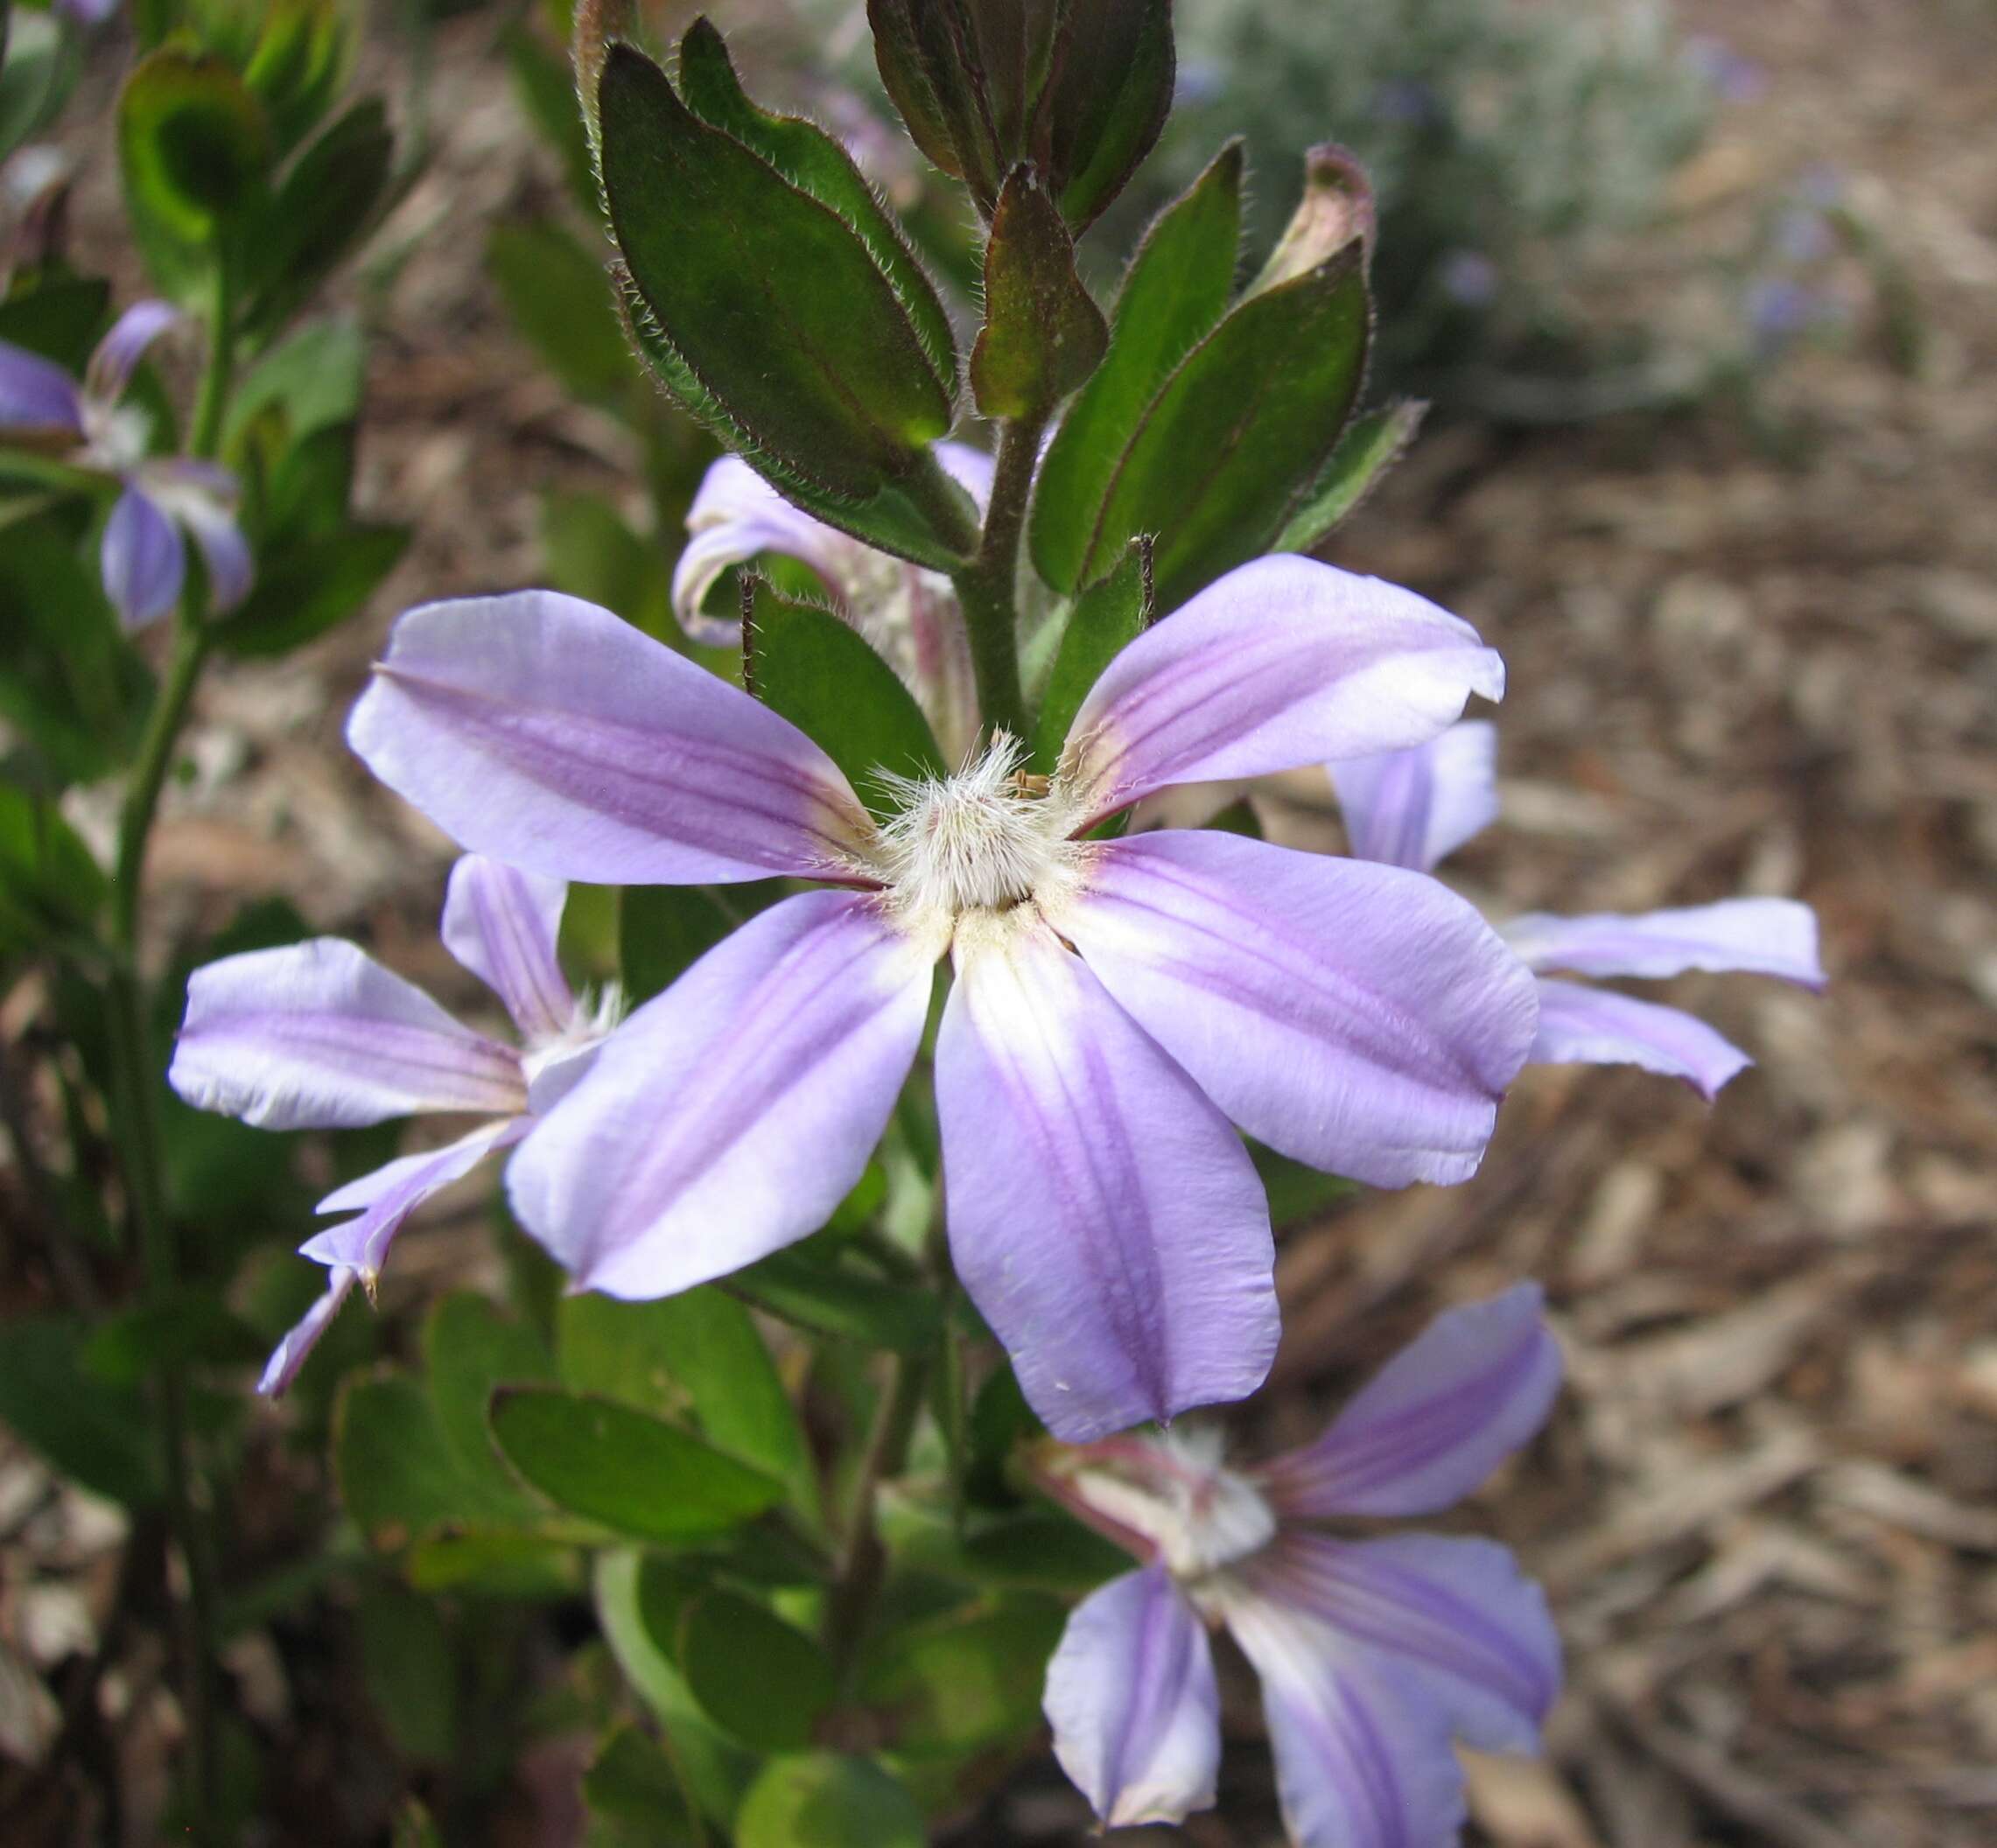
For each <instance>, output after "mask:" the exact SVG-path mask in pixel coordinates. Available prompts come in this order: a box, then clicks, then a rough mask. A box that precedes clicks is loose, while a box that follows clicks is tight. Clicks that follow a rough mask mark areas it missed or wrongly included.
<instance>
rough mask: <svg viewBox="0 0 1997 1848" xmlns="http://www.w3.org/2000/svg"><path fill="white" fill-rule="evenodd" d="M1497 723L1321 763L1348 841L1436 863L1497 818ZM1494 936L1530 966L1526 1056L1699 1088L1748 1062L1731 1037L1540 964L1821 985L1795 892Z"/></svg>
mask: <svg viewBox="0 0 1997 1848" xmlns="http://www.w3.org/2000/svg"><path fill="white" fill-rule="evenodd" d="M1496 757H1497V734H1496V729H1495V728H1494V727H1493V726H1492V725H1489V723H1488V722H1485V721H1482V720H1477V719H1471V720H1467V721H1465V722H1464V723H1463V724H1461V725H1453V726H1452V727H1451V728H1450V729H1449V730H1448V731H1447V732H1443V733H1442V734H1441V736H1440V737H1439V738H1436V739H1432V740H1430V741H1429V742H1428V743H1426V744H1424V745H1418V746H1414V747H1413V748H1412V749H1410V750H1405V751H1398V752H1392V753H1386V754H1384V755H1383V756H1380V757H1377V758H1369V759H1363V760H1356V761H1353V762H1348V763H1342V764H1333V765H1331V766H1329V770H1330V774H1331V780H1332V784H1333V787H1334V788H1335V789H1336V790H1337V792H1338V799H1339V802H1340V804H1341V805H1342V807H1343V809H1344V810H1345V822H1346V830H1347V832H1348V833H1349V836H1350V837H1351V842H1352V851H1353V852H1354V853H1356V854H1357V855H1359V856H1360V857H1361V858H1366V859H1377V860H1381V861H1384V862H1385V863H1386V864H1388V865H1394V866H1407V867H1412V868H1415V869H1418V870H1419V871H1422V872H1427V871H1429V870H1431V869H1433V867H1434V866H1435V865H1437V863H1438V862H1440V860H1441V859H1442V858H1443V857H1444V856H1445V855H1447V854H1449V853H1452V852H1454V851H1455V849H1457V848H1458V847H1460V846H1461V845H1462V844H1463V843H1464V842H1465V841H1467V840H1468V839H1469V838H1470V837H1471V836H1472V835H1474V834H1476V833H1478V832H1479V831H1480V830H1482V829H1483V828H1484V827H1486V826H1487V825H1488V824H1489V823H1490V822H1492V821H1494V820H1495V819H1496V816H1497V784H1496ZM1499 934H1500V935H1502V936H1503V938H1504V940H1505V941H1506V942H1508V943H1510V945H1511V947H1512V949H1514V950H1515V951H1516V952H1517V955H1518V956H1519V957H1520V958H1521V959H1522V960H1523V961H1524V963H1525V965H1526V967H1527V968H1528V969H1530V970H1533V971H1534V973H1535V974H1536V975H1537V976H1538V982H1539V1030H1538V1037H1537V1038H1536V1039H1535V1040H1534V1041H1533V1045H1532V1054H1531V1062H1533V1063H1535V1064H1551V1065H1636V1066H1642V1067H1643V1068H1644V1069H1645V1070H1647V1071H1652V1072H1662V1073H1664V1074H1665V1075H1668V1076H1670V1077H1673V1078H1682V1079H1683V1080H1684V1081H1685V1082H1686V1083H1687V1084H1689V1085H1691V1086H1692V1089H1694V1090H1696V1091H1698V1092H1699V1094H1700V1095H1701V1096H1705V1097H1707V1098H1711V1097H1713V1096H1716V1095H1717V1094H1718V1092H1719V1090H1720V1087H1721V1086H1722V1085H1724V1084H1725V1083H1726V1082H1727V1080H1728V1079H1730V1078H1732V1077H1734V1075H1735V1074H1737V1073H1739V1072H1741V1070H1743V1069H1744V1068H1746V1067H1748V1066H1749V1065H1751V1064H1752V1063H1753V1062H1754V1061H1752V1060H1751V1059H1749V1058H1748V1055H1747V1054H1745V1053H1743V1052H1742V1051H1741V1049H1740V1047H1737V1046H1734V1045H1733V1044H1732V1043H1731V1042H1730V1041H1728V1040H1725V1039H1723V1038H1721V1036H1720V1034H1718V1033H1714V1032H1713V1029H1712V1028H1711V1027H1709V1026H1706V1023H1705V1022H1704V1021H1703V1020H1700V1019H1696V1018H1695V1017H1694V1016H1692V1015H1691V1014H1688V1013H1685V1012H1681V1011H1680V1010H1679V1009H1678V1008H1675V1007H1660V1006H1658V1005H1657V1004H1656V1003H1655V1002H1650V1001H1638V1000H1636V999H1635V998H1632V997H1630V996H1629V995H1620V994H1615V993H1613V992H1611V991H1608V990H1603V989H1590V988H1582V987H1580V986H1579V985H1577V984H1574V983H1572V982H1562V981H1558V980H1556V979H1555V978H1554V977H1552V975H1550V974H1548V973H1547V971H1549V970H1566V971H1568V972H1569V973H1571V974H1574V975H1582V976H1635V977H1644V978H1650V979H1658V978H1662V977H1667V976H1676V975H1681V974H1683V973H1684V972H1685V970H1693V969H1699V970H1721V971H1739V972H1745V973H1748V974H1754V975H1763V976H1775V977H1779V978H1780V979H1781V980H1783V981H1785V982H1794V983H1797V984H1800V985H1802V986H1803V987H1805V988H1821V987H1822V986H1823V985H1824V979H1825V978H1824V970H1823V966H1822V964H1821V963H1819V961H1818V950H1817V916H1816V914H1815V913H1814V912H1812V911H1811V909H1810V907H1808V906H1807V905H1799V904H1797V902H1796V901H1795V900H1792V899H1724V900H1720V902H1719V903H1718V904H1714V905H1698V906H1693V907H1691V908H1689V909H1685V910H1678V911H1651V912H1642V913H1638V914H1635V915H1630V916H1619V915H1607V914H1603V915H1598V916H1594V917H1582V918H1556V917H1550V916H1545V915H1541V914H1535V915H1533V916H1531V917H1523V918H1515V919H1514V920H1513V921H1511V922H1510V924H1506V925H1501V926H1500V927H1499Z"/></svg>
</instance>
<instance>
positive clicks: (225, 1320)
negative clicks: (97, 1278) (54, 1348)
mask: <svg viewBox="0 0 1997 1848" xmlns="http://www.w3.org/2000/svg"><path fill="white" fill-rule="evenodd" d="M265 1345H266V1344H265V1342H264V1340H263V1336H262V1335H260V1334H258V1333H257V1332H256V1329H254V1328H252V1327H250V1326H249V1323H248V1322H246V1321H244V1320H243V1319H242V1317H241V1316H239V1315H237V1314H236V1313H235V1312H234V1311H233V1310H231V1309H230V1308H229V1307H228V1306H227V1305H226V1304H224V1303H223V1302H222V1301H221V1299H219V1298H217V1297H216V1296H215V1295H214V1292H212V1291H207V1290H199V1289H195V1288H193V1287H191V1286H190V1287H186V1288H183V1289H180V1290H178V1291H176V1292H174V1293H173V1294H172V1295H171V1296H169V1297H166V1298H164V1299H160V1300H158V1301H156V1302H151V1303H142V1304H140V1305H138V1306H137V1307H134V1308H130V1309H124V1310H121V1311H119V1312H118V1313H116V1314H114V1315H112V1316H110V1317H109V1318H108V1319H107V1320H104V1321H102V1322H100V1323H99V1324H98V1326H97V1327H96V1329H95V1332H94V1333H93V1334H92V1335H91V1337H90V1339H89V1341H88V1344H87V1345H86V1347H85V1348H84V1350H83V1364H84V1366H85V1367H87V1368H88V1369H89V1370H90V1372H91V1373H93V1374H94V1375H95V1376H96V1377H97V1378H99V1379H101V1380H103V1381H106V1382H108V1383H109V1384H111V1385H114V1386H138V1385H142V1384H144V1382H145V1380H146V1379H147V1378H148V1377H149V1376H151V1373H152V1372H153V1370H154V1369H156V1368H158V1367H160V1366H162V1365H168V1364H170V1365H173V1366H178V1367H242V1366H248V1365H250V1364H252V1363H254V1362H257V1361H261V1360H262V1359H263V1353H264V1348H265Z"/></svg>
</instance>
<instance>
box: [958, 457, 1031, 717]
mask: <svg viewBox="0 0 1997 1848" xmlns="http://www.w3.org/2000/svg"><path fill="white" fill-rule="evenodd" d="M1046 428H1047V420H1046V418H1045V417H1015V418H1009V419H1008V420H1007V421H1006V423H1003V424H1001V425H1000V426H999V459H998V465H997V466H996V468H995V469H994V471H993V473H992V479H991V506H990V507H988V508H987V509H986V510H985V515H984V536H983V538H982V539H981V540H980V542H979V543H978V548H977V557H975V558H974V559H972V560H971V562H970V563H969V564H968V565H966V566H965V567H964V569H963V570H961V571H959V572H958V573H957V574H956V594H957V601H958V602H959V603H960V604H961V605H962V606H963V620H964V627H965V629H966V631H967V633H968V634H969V635H970V662H971V669H972V671H973V673H974V674H975V675H976V676H977V705H978V711H979V713H980V714H981V715H982V717H983V718H984V723H985V725H987V726H988V727H991V728H992V729H994V730H1004V731H1007V732H1012V733H1013V735H1014V736H1015V737H1024V736H1025V735H1026V729H1027V701H1026V695H1025V694H1024V692H1023V691H1022V690H1021V689H1020V608H1019V579H1020V541H1021V540H1022V538H1024V536H1025V535H1026V529H1027V500H1029V498H1030V497H1031V495H1032V493H1033V486H1034V464H1035V463H1036V462H1037V461H1038V460H1039V458H1040V448H1041V434H1042V432H1043V431H1044V430H1046Z"/></svg>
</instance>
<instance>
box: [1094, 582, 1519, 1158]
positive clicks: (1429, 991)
mask: <svg viewBox="0 0 1997 1848" xmlns="http://www.w3.org/2000/svg"><path fill="white" fill-rule="evenodd" d="M1169 620H1170V621H1172V622H1176V621H1178V620H1179V618H1178V617H1176V616H1174V617H1172V618H1171V619H1169ZM1055 921H1056V924H1057V927H1058V928H1060V930H1061V931H1062V934H1063V935H1066V936H1067V937H1069V939H1070V940H1071V941H1072V942H1075V943H1076V945H1077V946H1078V947H1079V948H1080V949H1081V951H1082V954H1083V956H1086V957H1087V958H1088V959H1089V964H1090V968H1091V969H1093V970H1095V971H1096V973H1097V975H1098V976H1099V977H1101V978H1102V981H1103V984H1104V987H1106V988H1107V989H1108V990H1109V991H1110V992H1111V994H1112V995H1114V996H1115V997H1116V998H1117V999H1118V1002H1119V1003H1120V1004H1121V1005H1123V1006H1124V1007H1125V1008H1126V1009H1128V1010H1129V1011H1130V1012H1131V1013H1132V1015H1134V1016H1135V1017H1136V1019H1137V1020H1138V1022H1139V1025H1140V1026H1143V1027H1144V1028H1145V1029H1146V1031H1147V1032H1148V1033H1151V1034H1152V1036H1153V1038H1154V1039H1156V1040H1158V1041H1159V1043H1160V1045H1161V1046H1163V1047H1165V1049H1166V1051H1167V1052H1168V1053H1170V1054H1172V1056H1173V1057H1174V1059H1175V1060H1177V1061H1178V1062H1179V1063H1180V1064H1181V1065H1182V1066H1183V1067H1184V1068H1186V1069H1187V1071H1188V1072H1189V1073H1191V1074H1192V1075H1193V1077H1194V1078H1195V1080H1196V1081H1197V1082H1198V1083H1199V1085H1200V1087H1201V1088H1202V1089H1203V1090H1204V1091H1205V1092H1206V1093H1207V1095H1208V1096H1209V1097H1211V1098H1212V1099H1213V1101H1214V1102H1215V1103H1216V1104H1218V1105H1219V1106H1220V1108H1221V1109H1222V1110H1223V1111H1225V1112H1226V1114H1227V1115H1228V1116H1229V1117H1231V1118H1232V1119H1233V1120H1234V1121H1235V1122H1236V1123H1237V1124H1240V1125H1241V1126H1242V1128H1244V1130H1246V1131H1248V1132H1249V1133H1250V1134H1251V1135H1253V1136H1257V1137H1259V1138H1261V1139H1262V1140H1263V1141H1265V1142H1266V1143H1268V1144H1269V1145H1271V1146H1272V1148H1275V1149H1278V1150H1279V1151H1280V1152H1282V1153H1284V1154H1286V1155H1288V1156H1290V1157H1292V1158H1293V1159H1296V1160H1299V1161H1306V1162H1309V1163H1311V1164H1313V1165H1314V1166H1317V1167H1321V1168H1325V1169H1328V1170H1330V1171H1332V1172H1334V1173H1340V1174H1345V1175H1349V1176H1350V1177H1352V1178H1353V1179H1354V1180H1364V1181H1370V1182H1372V1183H1374V1184H1375V1185H1377V1186H1382V1187H1399V1186H1405V1184H1406V1183H1408V1182H1410V1181H1415V1180H1429V1181H1446V1182H1447V1181H1459V1180H1465V1179H1467V1178H1468V1176H1469V1175H1470V1174H1472V1173H1475V1171H1476V1167H1477V1164H1478V1162H1479V1161H1480V1160H1481V1159H1482V1156H1483V1152H1484V1145H1485V1144H1486V1142H1488V1141H1489V1138H1490V1133H1491V1129H1492V1125H1493V1124H1494V1123H1495V1122H1496V1115H1497V1102H1498V1098H1499V1096H1501V1095H1502V1094H1503V1090H1504V1088H1505V1086H1506V1085H1507V1084H1509V1083H1510V1082H1511V1080H1512V1078H1513V1077H1514V1076H1515V1075H1517V1071H1518V1068H1519V1067H1520V1066H1521V1065H1522V1064H1523V1063H1524V1059H1525V1054H1526V1049H1527V1047H1529V1046H1530V1045H1531V1040H1532V1030H1533V1018H1534V1008H1535V1002H1534V991H1533V982H1532V977H1531V976H1530V975H1529V974H1528V973H1527V972H1526V970H1524V968H1523V967H1522V966H1521V965H1520V963H1519V962H1518V961H1517V958H1516V957H1515V956H1512V955H1511V954H1510V952H1509V951H1508V950H1507V949H1505V947H1504V946H1503V943H1501V942H1499V941H1498V939H1497V937H1496V935H1495V934H1494V933H1493V932H1492V930H1491V929H1490V927H1489V925H1487V924H1486V923H1485V922H1484V921H1483V920H1482V918H1481V917H1480V916H1479V915H1478V914H1477V913H1476V912H1475V910H1474V909H1473V908H1472V907H1470V906H1469V905H1468V904H1466V903H1465V902H1464V901H1463V900H1461V899H1460V898H1458V897H1456V895H1455V894H1454V893H1451V892H1450V891H1449V890H1448V889H1447V887H1445V886H1441V885H1439V884H1438V883H1437V882H1436V881H1435V880H1433V879H1430V878H1428V877H1427V876H1426V874H1423V873H1418V872H1407V871H1405V870H1404V869H1403V868H1400V867H1398V866H1378V865H1370V864H1369V863H1366V862H1363V861H1359V860H1342V859H1335V858H1328V857H1327V856H1324V855H1321V854H1309V853H1298V852H1295V851H1292V850H1290V849H1288V848H1284V847H1272V846H1269V845H1267V844H1265V843H1263V842H1260V841H1253V840H1249V839H1246V838H1244V837H1242V836H1239V835H1230V834H1221V833H1189V832H1185V831H1180V830H1168V831H1167V832H1164V833H1160V834H1152V835H1144V836H1140V837H1136V838H1132V839H1127V840H1122V841H1116V842H1112V843H1110V844H1106V845H1104V846H1103V847H1100V848H1098V849H1097V850H1096V852H1095V857H1094V859H1093V863H1092V865H1090V868H1089V870H1088V872H1087V873H1086V875H1085V880H1084V886H1083V891H1082V893H1081V895H1080V896H1079V897H1077V898H1076V899H1074V900H1071V901H1069V902H1068V903H1066V904H1064V905H1062V907H1060V908H1059V909H1058V910H1057V912H1056V913H1055Z"/></svg>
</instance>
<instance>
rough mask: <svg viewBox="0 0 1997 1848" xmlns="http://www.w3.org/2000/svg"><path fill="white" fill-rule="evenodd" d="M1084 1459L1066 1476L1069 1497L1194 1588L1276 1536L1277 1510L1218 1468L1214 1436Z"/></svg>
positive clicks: (1098, 1450) (1107, 1448) (1117, 1443)
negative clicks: (1137, 1541) (1147, 1545)
mask: <svg viewBox="0 0 1997 1848" xmlns="http://www.w3.org/2000/svg"><path fill="white" fill-rule="evenodd" d="M1083 1455H1084V1456H1085V1457H1087V1458H1088V1459H1089V1460H1088V1461H1086V1462H1085V1463H1084V1464H1083V1467H1080V1468H1078V1469H1076V1470H1075V1471H1074V1472H1073V1473H1072V1474H1071V1475H1070V1477H1069V1481H1070V1484H1071V1487H1072V1489H1073V1492H1074V1493H1075V1495H1077V1496H1078V1497H1079V1498H1080V1499H1081V1500H1082V1501H1083V1502H1085V1503H1086V1504H1087V1505H1088V1506H1089V1507H1090V1509H1094V1510H1095V1511H1096V1512H1097V1514H1099V1515H1101V1516H1104V1517H1105V1518H1106V1519H1107V1520H1109V1521H1111V1522H1112V1523H1115V1524H1116V1525H1117V1526H1118V1527H1121V1528H1123V1529H1125V1530H1126V1531H1128V1532H1130V1533H1132V1534H1136V1535H1139V1536H1140V1537H1142V1538H1144V1539H1146V1540H1148V1541H1150V1542H1151V1544H1153V1546H1155V1547H1156V1548H1157V1549H1158V1554H1159V1557H1160V1558H1161V1559H1163V1560H1164V1562H1165V1565H1166V1568H1167V1571H1169V1572H1171V1574H1172V1576H1173V1577H1174V1578H1175V1579H1181V1580H1182V1581H1184V1582H1187V1583H1188V1584H1193V1583H1196V1582H1197V1581H1199V1580H1201V1579H1206V1578H1208V1577H1209V1576H1210V1575H1211V1574H1213V1573H1215V1572H1219V1571H1221V1570H1222V1569H1223V1567H1226V1566H1230V1565H1233V1564H1234V1563H1235V1562H1236V1561H1237V1560H1240V1559H1244V1558H1247V1557H1248V1556H1249V1555H1250V1554H1251V1553H1254V1552H1257V1551H1260V1550H1261V1549H1262V1548H1263V1547H1265V1546H1266V1545H1267V1544H1269V1542H1270V1541H1271V1540H1272V1539H1274V1538H1275V1537H1276V1515H1275V1511H1274V1510H1273V1509H1272V1508H1271V1507H1270V1506H1269V1503H1268V1502H1267V1501H1265V1499H1264V1497H1263V1495H1262V1492H1261V1491H1260V1490H1259V1489H1258V1488H1256V1486H1255V1485H1254V1484H1253V1483H1252V1482H1251V1481H1249V1480H1248V1479H1247V1478H1246V1477H1245V1476H1242V1475H1237V1474H1236V1473H1235V1472H1234V1471H1233V1470H1231V1469H1229V1468H1228V1467H1226V1466H1225V1465H1224V1464H1223V1462H1222V1461H1221V1458H1220V1446H1219V1442H1218V1434H1217V1433H1216V1432H1210V1431H1193V1432H1176V1431H1175V1432H1168V1433H1167V1434H1165V1435H1164V1436H1162V1437H1157V1438H1141V1439H1111V1441H1110V1442H1108V1443H1106V1444H1102V1445H1098V1446H1092V1452H1085V1453H1083Z"/></svg>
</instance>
